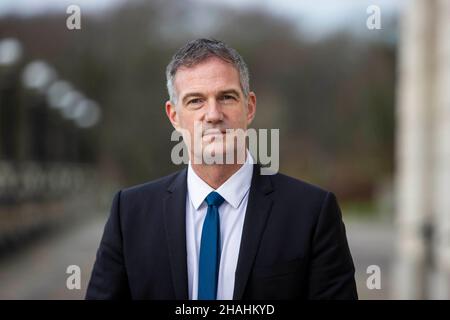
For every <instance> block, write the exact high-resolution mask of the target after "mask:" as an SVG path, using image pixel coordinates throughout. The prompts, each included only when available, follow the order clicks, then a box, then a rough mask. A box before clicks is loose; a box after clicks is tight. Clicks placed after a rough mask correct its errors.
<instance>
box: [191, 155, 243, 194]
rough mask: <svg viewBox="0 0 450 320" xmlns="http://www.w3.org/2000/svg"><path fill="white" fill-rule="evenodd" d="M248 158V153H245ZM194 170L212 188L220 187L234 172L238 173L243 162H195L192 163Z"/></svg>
mask: <svg viewBox="0 0 450 320" xmlns="http://www.w3.org/2000/svg"><path fill="white" fill-rule="evenodd" d="M245 159H246V160H247V155H245ZM191 166H192V169H193V170H194V172H195V173H196V174H197V175H198V176H199V177H200V178H201V179H202V180H203V181H205V182H206V183H207V184H208V185H209V186H210V187H211V188H213V189H218V188H219V187H220V186H221V185H222V184H224V183H225V181H227V180H228V179H229V178H230V177H231V176H232V175H233V174H234V173H236V172H237V171H238V170H239V169H240V168H241V167H242V166H243V164H238V163H235V164H211V165H207V164H194V163H191Z"/></svg>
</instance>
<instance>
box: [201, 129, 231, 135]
mask: <svg viewBox="0 0 450 320" xmlns="http://www.w3.org/2000/svg"><path fill="white" fill-rule="evenodd" d="M223 134H226V130H225V129H208V130H205V131H204V132H203V136H204V137H207V136H218V135H223Z"/></svg>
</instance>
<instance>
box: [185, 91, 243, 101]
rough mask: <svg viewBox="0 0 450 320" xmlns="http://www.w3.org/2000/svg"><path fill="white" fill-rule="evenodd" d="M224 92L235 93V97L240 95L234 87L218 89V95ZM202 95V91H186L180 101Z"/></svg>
mask: <svg viewBox="0 0 450 320" xmlns="http://www.w3.org/2000/svg"><path fill="white" fill-rule="evenodd" d="M225 94H234V95H236V96H237V97H240V95H239V91H237V90H235V89H227V90H222V91H219V93H218V96H223V95H225ZM203 96H204V95H203V94H202V93H200V92H190V93H187V94H186V95H185V96H184V97H183V99H182V102H183V103H186V100H187V99H188V98H191V97H203Z"/></svg>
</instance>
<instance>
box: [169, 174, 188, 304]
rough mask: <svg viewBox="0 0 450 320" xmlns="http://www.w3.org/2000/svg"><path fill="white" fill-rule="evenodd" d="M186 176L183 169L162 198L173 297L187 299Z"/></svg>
mask: <svg viewBox="0 0 450 320" xmlns="http://www.w3.org/2000/svg"><path fill="white" fill-rule="evenodd" d="M186 176H187V170H186V169H183V170H182V171H180V172H179V173H178V175H177V176H176V177H175V179H174V181H173V182H172V184H171V185H170V186H169V187H168V188H167V195H166V197H165V198H164V227H165V230H166V237H167V244H168V247H169V258H170V270H171V273H172V281H173V287H174V290H175V299H178V300H187V299H188V297H189V296H188V280H187V258H186V255H187V252H186V219H185V217H186V192H187V186H186Z"/></svg>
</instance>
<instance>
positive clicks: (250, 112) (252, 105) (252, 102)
mask: <svg viewBox="0 0 450 320" xmlns="http://www.w3.org/2000/svg"><path fill="white" fill-rule="evenodd" d="M255 115H256V94H255V93H254V92H253V91H250V93H249V94H248V100H247V125H249V124H250V123H252V121H253V119H254V118H255Z"/></svg>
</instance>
